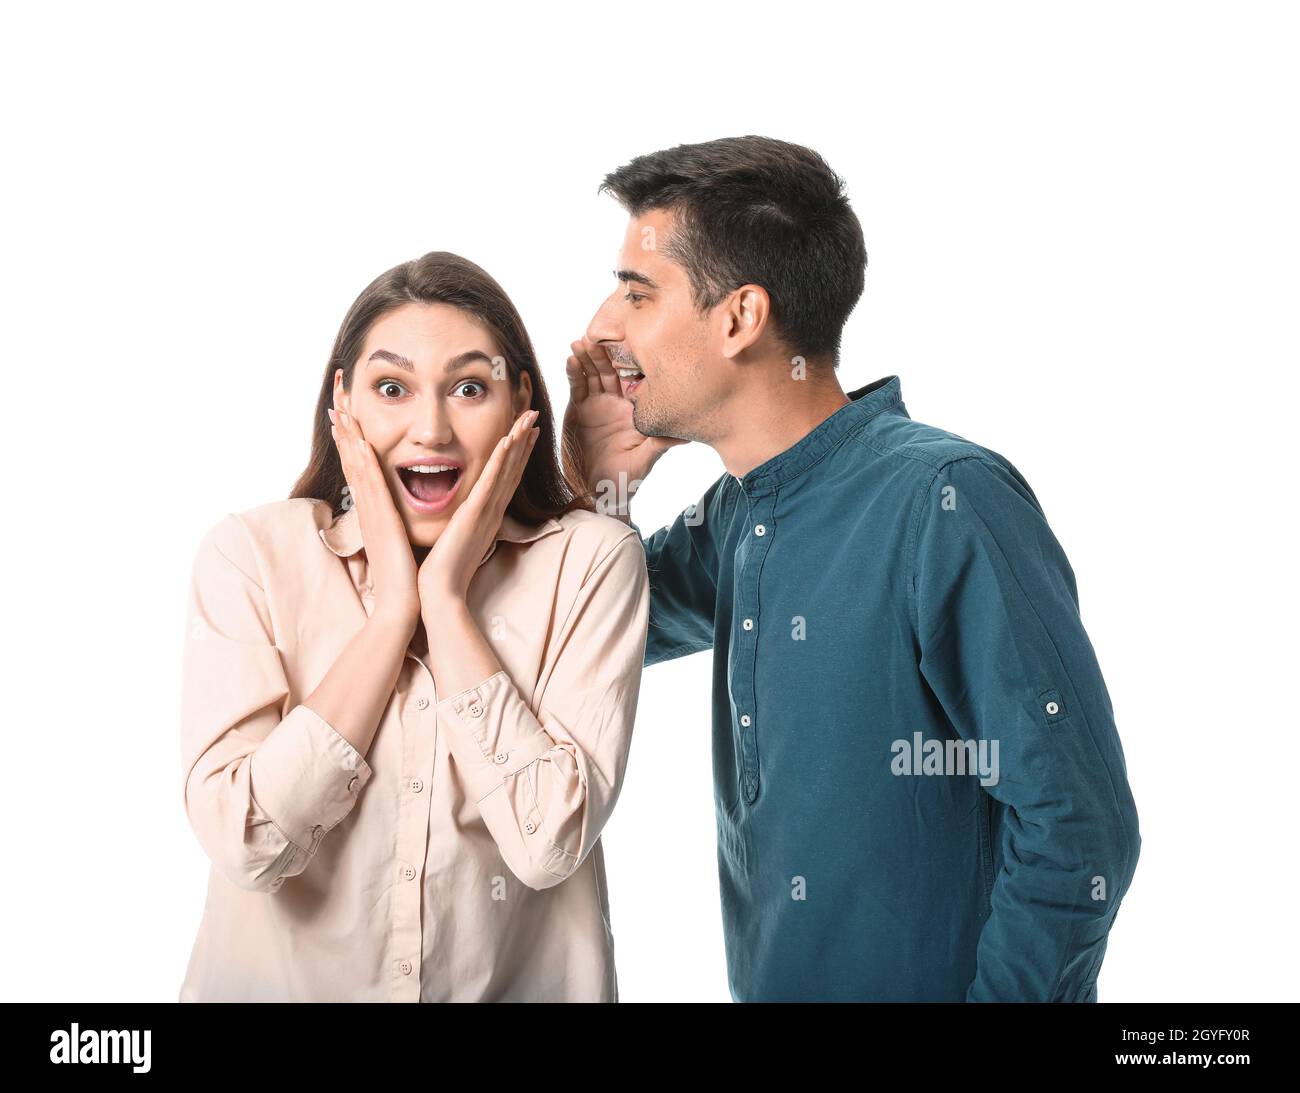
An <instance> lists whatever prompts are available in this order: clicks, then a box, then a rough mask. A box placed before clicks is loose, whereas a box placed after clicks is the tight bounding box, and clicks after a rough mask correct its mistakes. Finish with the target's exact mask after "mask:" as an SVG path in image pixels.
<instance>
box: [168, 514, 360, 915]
mask: <svg viewBox="0 0 1300 1093" xmlns="http://www.w3.org/2000/svg"><path fill="white" fill-rule="evenodd" d="M290 703H291V698H290V687H289V682H288V679H287V678H286V675H285V671H284V665H283V662H282V660H281V656H280V650H279V649H278V648H277V647H276V644H275V634H274V626H273V624H272V619H271V611H270V609H269V607H268V604H267V596H266V591H265V588H264V587H263V584H262V582H261V580H260V569H259V566H258V562H257V557H256V552H255V550H254V549H253V546H252V544H251V542H250V539H249V536H248V533H247V531H246V529H245V528H244V527H243V525H242V523H241V522H240V520H239V518H238V517H236V516H234V515H230V516H228V517H226V519H225V520H223V521H222V522H221V523H219V524H218V525H216V526H215V527H214V528H212V529H211V530H210V531H209V532H208V533H207V535H205V536H204V538H203V541H202V542H201V544H200V546H199V549H198V551H197V553H196V555H195V559H194V563H193V569H192V575H191V581H190V592H189V602H188V618H187V629H186V641H185V646H184V658H183V669H182V685H181V759H182V767H183V771H184V779H183V787H184V794H183V799H184V808H185V812H186V815H187V817H188V818H189V821H190V825H191V827H192V828H193V830H194V833H195V835H196V837H197V838H198V840H199V843H200V845H201V846H202V847H203V850H204V852H205V853H206V854H207V856H208V858H209V860H210V861H211V862H212V864H213V866H214V867H215V868H216V869H217V870H218V871H220V872H221V873H222V875H223V876H225V877H226V878H227V879H228V880H229V881H230V882H231V883H232V884H235V885H236V886H238V887H240V888H246V889H249V890H252V891H259V892H275V891H278V890H279V888H280V887H281V886H282V885H283V884H284V882H285V880H287V879H288V878H289V877H292V876H295V875H297V874H299V873H301V872H302V871H303V870H304V869H305V868H306V867H307V865H308V864H309V862H310V861H311V858H312V856H313V855H314V853H315V851H316V848H317V846H318V845H319V842H320V839H321V837H322V836H323V835H324V834H325V833H326V832H327V831H329V830H330V828H332V827H334V826H336V825H337V824H338V822H339V821H340V820H341V819H342V818H343V817H344V816H345V815H346V814H347V813H348V811H349V810H350V809H351V808H352V807H353V805H354V804H355V802H356V799H357V793H358V791H359V790H360V789H361V787H362V786H364V785H365V783H366V782H367V781H368V780H369V778H370V776H371V770H370V767H369V766H368V765H367V764H366V763H365V761H364V760H363V759H362V758H361V756H360V754H359V753H358V752H357V751H356V750H355V749H354V748H353V747H352V745H351V744H349V743H348V742H347V741H346V740H344V739H343V738H342V737H341V736H339V735H338V733H337V732H335V731H334V729H333V728H331V727H330V726H329V725H328V724H327V723H326V722H324V721H323V720H321V718H320V717H319V716H317V714H316V713H315V712H314V711H312V710H311V709H309V708H308V707H306V706H304V705H301V704H298V705H290Z"/></svg>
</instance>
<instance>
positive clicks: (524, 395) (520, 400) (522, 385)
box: [515, 372, 533, 417]
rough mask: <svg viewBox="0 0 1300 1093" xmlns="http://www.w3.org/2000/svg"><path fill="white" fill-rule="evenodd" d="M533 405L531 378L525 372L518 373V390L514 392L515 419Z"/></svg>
mask: <svg viewBox="0 0 1300 1093" xmlns="http://www.w3.org/2000/svg"><path fill="white" fill-rule="evenodd" d="M532 404H533V377H532V376H530V375H529V374H528V373H527V372H520V373H519V390H518V391H516V392H515V417H518V416H519V415H520V414H522V413H523V412H524V411H525V410H527V409H528V407H529V406H531V405H532Z"/></svg>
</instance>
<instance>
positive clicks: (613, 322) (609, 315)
mask: <svg viewBox="0 0 1300 1093" xmlns="http://www.w3.org/2000/svg"><path fill="white" fill-rule="evenodd" d="M617 295H618V291H617V290H616V291H614V292H612V293H610V294H609V296H607V297H606V298H605V301H604V303H602V304H601V305H600V307H598V308H597V309H596V314H595V315H593V316H592V317H591V322H589V323H588V324H587V340H588V341H591V342H621V341H622V340H623V324H622V323H621V322H619V321H618V314H617V312H618V309H617V307H616V306H615V297H616V296H617Z"/></svg>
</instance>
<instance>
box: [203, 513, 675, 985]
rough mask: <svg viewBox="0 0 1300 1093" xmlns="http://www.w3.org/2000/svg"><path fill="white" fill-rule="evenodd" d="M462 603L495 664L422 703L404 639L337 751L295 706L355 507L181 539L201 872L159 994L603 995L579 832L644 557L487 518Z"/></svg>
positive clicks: (324, 630)
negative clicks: (356, 738) (181, 974)
mask: <svg viewBox="0 0 1300 1093" xmlns="http://www.w3.org/2000/svg"><path fill="white" fill-rule="evenodd" d="M468 603H469V607H470V610H471V612H472V614H473V617H474V619H475V620H476V621H477V622H478V624H479V626H480V628H481V629H482V631H483V634H484V636H485V637H486V638H487V639H488V641H489V642H490V643H491V645H492V648H493V649H494V650H495V652H496V655H497V659H498V660H499V661H500V662H501V664H502V665H503V667H504V671H501V672H498V673H496V674H494V675H492V676H490V677H489V678H487V679H484V680H483V681H482V682H481V683H479V684H478V685H477V686H474V687H471V688H469V689H467V690H464V691H461V692H460V693H459V694H454V695H443V696H439V695H438V694H437V693H436V692H435V689H434V680H433V676H432V674H431V672H430V671H429V668H428V664H427V657H422V656H421V655H420V653H421V652H422V647H419V648H415V647H413V648H412V649H410V650H408V651H407V654H406V656H405V659H404V661H403V664H402V668H401V674H400V676H399V677H398V680H397V684H396V686H395V688H394V691H393V695H392V697H391V698H390V700H389V703H388V705H387V707H386V708H385V710H384V713H383V717H382V720H381V721H380V723H379V727H378V729H377V731H376V733H375V736H374V739H373V740H372V742H371V745H370V748H369V750H368V751H367V752H366V754H365V755H362V754H360V753H359V752H358V751H357V750H356V749H355V748H354V747H353V746H352V745H351V744H349V743H348V742H347V741H346V740H345V739H344V738H343V737H342V736H340V735H339V734H338V733H337V732H336V731H335V730H334V729H333V728H332V727H331V726H330V725H329V724H327V723H326V722H325V721H324V720H322V719H321V718H320V717H319V716H317V715H316V714H315V713H314V712H313V711H312V710H311V709H309V708H308V707H307V706H305V705H303V704H302V702H303V699H304V697H305V696H306V695H308V694H310V693H311V692H312V691H313V690H314V689H315V688H316V685H317V684H318V683H319V682H320V681H321V679H322V677H323V676H324V675H325V673H326V672H327V671H328V670H329V668H330V666H331V665H332V664H333V663H334V661H335V659H336V658H337V657H338V655H339V654H340V652H342V650H343V648H344V646H345V645H346V644H347V643H348V641H349V640H350V638H351V637H352V636H353V634H355V633H356V631H357V630H358V629H360V627H361V626H362V625H363V623H364V621H365V619H366V617H367V616H368V615H369V614H370V613H371V612H372V611H373V605H374V602H373V595H372V591H371V587H370V579H369V576H368V573H367V565H366V557H365V551H364V550H363V549H362V542H361V534H360V522H359V520H358V519H357V514H356V510H355V509H353V510H350V511H348V512H347V513H345V514H344V515H342V516H341V517H339V518H338V519H337V520H335V519H334V518H333V517H332V514H331V511H330V508H329V506H328V505H327V504H326V503H325V502H323V501H313V500H307V499H295V500H288V501H276V502H272V503H270V504H267V505H263V506H261V507H258V508H254V509H251V510H249V511H247V512H244V513H240V514H233V513H232V514H230V515H228V516H226V517H225V518H224V519H223V520H221V521H220V522H218V523H217V524H216V525H215V526H214V527H213V528H212V529H211V530H210V531H209V532H208V533H207V534H206V536H205V537H204V538H203V541H202V543H201V545H200V547H199V549H198V552H197V555H196V557H195V561H194V567H193V576H192V581H191V588H190V596H189V617H188V631H187V634H186V641H185V655H184V677H183V701H182V713H181V737H182V761H183V769H184V779H183V784H184V804H185V810H186V814H187V815H188V817H189V820H190V823H191V825H192V827H193V829H194V832H195V834H196V835H197V836H198V840H199V843H200V844H201V846H202V847H203V850H204V851H205V852H206V854H207V856H208V858H209V859H210V861H211V863H212V869H211V871H210V875H209V880H208V891H207V902H206V906H205V908H204V912H203V919H202V922H201V924H200V926H199V930H198V936H197V939H196V940H195V943H194V949H193V952H192V955H191V957H190V962H189V967H188V970H187V972H186V976H185V980H184V983H183V984H182V986H181V990H180V1000H181V1001H183V1002H184V1001H217V1000H230V1001H244V1000H249V1001H375V1002H380V1001H407V1002H415V1001H422V1002H433V1001H507V1000H510V1001H522V1000H531V1001H617V996H618V990H617V985H616V981H615V974H614V939H613V933H612V931H611V927H610V915H609V898H608V891H607V887H606V880H605V867H604V858H603V853H602V848H601V844H600V832H601V829H602V827H603V826H604V824H605V821H606V820H607V819H608V818H609V815H610V812H611V810H612V809H613V807H614V803H615V801H616V799H617V797H618V792H619V786H620V784H621V782H622V778H623V771H624V767H625V765H626V762H627V755H628V747H629V744H630V742H631V735H632V724H633V720H634V717H635V713H636V704H637V695H638V690H639V686H640V679H641V664H642V657H643V654H644V649H645V638H646V623H647V613H648V610H649V584H648V579H647V574H646V564H645V552H644V550H643V548H642V546H641V543H640V541H639V539H638V537H637V534H636V532H635V531H634V530H633V529H631V528H629V527H628V526H627V525H625V524H623V523H621V522H620V521H618V520H615V519H613V518H612V517H608V516H603V515H598V514H596V513H592V512H585V511H575V512H570V513H565V514H564V515H563V516H561V517H559V518H557V519H551V520H548V521H546V523H544V524H542V525H540V526H538V527H527V526H525V525H522V524H520V523H519V522H518V521H516V520H514V519H512V518H511V517H509V516H507V517H506V519H505V521H504V523H503V526H502V529H501V531H500V532H499V533H498V536H497V540H496V541H495V542H494V543H493V544H492V546H491V547H489V549H488V551H487V552H486V554H485V555H484V558H483V561H482V563H481V564H480V567H479V570H478V572H477V574H476V575H475V578H474V580H473V582H472V584H471V586H470V590H469V596H468ZM430 640H432V641H435V642H436V641H437V640H438V635H437V632H436V624H435V625H434V633H433V634H432V635H431V638H430Z"/></svg>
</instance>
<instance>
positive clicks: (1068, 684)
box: [914, 457, 1141, 1002]
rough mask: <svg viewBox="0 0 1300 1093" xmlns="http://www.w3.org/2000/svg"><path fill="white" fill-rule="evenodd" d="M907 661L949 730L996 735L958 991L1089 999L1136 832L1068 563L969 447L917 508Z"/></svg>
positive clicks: (1005, 469)
mask: <svg viewBox="0 0 1300 1093" xmlns="http://www.w3.org/2000/svg"><path fill="white" fill-rule="evenodd" d="M917 527H918V534H917V544H916V563H915V564H916V569H915V577H914V590H915V606H916V618H917V632H918V644H919V647H920V652H921V671H922V673H923V675H924V676H925V679H926V681H927V683H928V684H929V686H930V688H931V690H932V691H933V693H934V695H935V696H936V697H937V699H938V700H939V702H940V703H941V704H942V706H943V708H944V710H945V712H946V714H947V716H948V719H949V721H950V723H951V724H952V726H953V728H954V729H955V731H956V732H957V733H958V735H959V736H960V737H961V738H962V739H963V740H967V741H977V742H984V743H985V744H986V745H987V746H989V748H990V751H991V749H992V747H996V748H997V749H998V751H997V753H996V754H997V755H998V766H999V775H998V778H997V780H996V782H994V783H993V784H989V785H987V786H986V787H985V791H986V792H987V793H988V794H990V795H991V796H992V797H993V798H994V799H996V800H997V801H998V802H1000V803H1001V804H1002V805H1004V806H1006V811H1005V816H1004V822H1003V823H1002V825H1001V837H1002V846H1001V851H1002V854H1001V857H1002V867H1001V869H1000V871H999V873H998V875H997V876H996V878H995V881H994V885H993V891H992V894H991V899H990V911H989V917H988V919H987V920H986V922H985V924H984V927H983V930H982V932H981V934H980V940H979V945H978V951H977V964H976V975H975V978H974V980H973V982H972V983H971V984H970V987H969V990H968V994H967V999H968V1001H1022V1002H1024V1001H1043V1002H1049V1001H1088V1000H1091V999H1092V998H1094V997H1095V986H1094V985H1095V981H1096V976H1097V971H1098V969H1099V968H1100V965H1101V959H1102V956H1103V954H1104V952H1105V947H1106V938H1107V934H1108V932H1109V930H1110V927H1111V925H1112V924H1113V922H1114V919H1115V916H1116V914H1117V912H1118V909H1119V904H1120V901H1121V899H1122V898H1123V896H1124V894H1125V892H1126V891H1127V889H1128V886H1129V883H1130V881H1131V880H1132V877H1133V873H1134V870H1135V867H1136V863H1137V857H1138V853H1139V848H1140V846H1141V839H1140V836H1139V833H1138V818H1137V810H1136V807H1135V805H1134V801H1133V796H1132V793H1131V792H1130V789H1129V784H1128V779H1127V771H1126V768H1125V763H1124V754H1123V750H1122V748H1121V745H1120V740H1119V735H1118V732H1117V730H1116V728H1115V723H1114V719H1113V716H1112V710H1111V703H1110V698H1109V695H1108V694H1107V692H1106V686H1105V683H1104V681H1103V679H1102V675H1101V670H1100V668H1099V666H1098V663H1097V659H1096V656H1095V654H1094V652H1093V648H1092V645H1091V643H1090V642H1089V640H1088V636H1087V634H1086V633H1085V631H1084V628H1083V622H1082V620H1081V618H1080V614H1079V606H1078V596H1077V591H1076V587H1075V580H1074V574H1073V572H1072V570H1071V569H1070V565H1069V562H1068V561H1067V560H1066V557H1065V554H1064V552H1063V551H1062V549H1061V547H1060V544H1059V543H1058V542H1057V540H1056V538H1055V536H1054V535H1053V534H1052V532H1051V529H1050V528H1049V527H1048V524H1047V521H1046V519H1045V518H1044V516H1043V513H1042V511H1041V509H1040V507H1039V505H1038V502H1037V499H1036V498H1035V497H1034V495H1033V492H1032V491H1031V490H1030V489H1029V487H1028V484H1027V483H1026V482H1025V481H1024V479H1023V478H1021V477H1020V476H1019V474H1018V473H1017V472H1015V470H1014V468H1010V467H1009V465H1003V464H1001V463H998V462H996V461H994V460H992V459H987V458H983V457H970V458H964V459H960V460H957V461H954V462H951V463H949V464H947V465H945V466H944V467H942V468H940V469H939V471H938V472H937V473H936V475H935V478H934V480H933V482H932V484H931V485H930V486H929V489H928V491H927V493H926V495H925V497H924V499H923V504H922V507H921V508H920V510H919V512H918V521H917Z"/></svg>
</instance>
